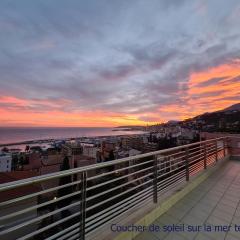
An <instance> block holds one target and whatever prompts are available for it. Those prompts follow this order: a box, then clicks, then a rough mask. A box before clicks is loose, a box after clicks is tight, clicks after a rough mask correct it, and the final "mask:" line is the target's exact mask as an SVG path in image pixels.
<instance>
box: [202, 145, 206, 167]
mask: <svg viewBox="0 0 240 240" xmlns="http://www.w3.org/2000/svg"><path fill="white" fill-rule="evenodd" d="M203 161H204V169H207V144H206V143H204V159H203Z"/></svg>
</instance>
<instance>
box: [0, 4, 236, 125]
mask: <svg viewBox="0 0 240 240" xmlns="http://www.w3.org/2000/svg"><path fill="white" fill-rule="evenodd" d="M238 102H240V1H239V0H228V1H226V0H211V1H208V0H202V1H201V0H198V1H195V0H185V1H180V0H149V1H148V0H130V1H129V0H108V1H106V0H87V1H84V0H50V1H49V0H21V1H19V0H1V1H0V126H59V127H60V126H67V127H70V126H83V127H84V126H103V127H105V126H119V125H133V124H141V125H143V124H153V123H157V122H164V121H167V120H181V119H185V118H188V117H193V116H195V115H197V114H201V113H204V112H210V111H215V110H219V109H222V108H225V107H227V106H229V105H232V104H235V103H238Z"/></svg>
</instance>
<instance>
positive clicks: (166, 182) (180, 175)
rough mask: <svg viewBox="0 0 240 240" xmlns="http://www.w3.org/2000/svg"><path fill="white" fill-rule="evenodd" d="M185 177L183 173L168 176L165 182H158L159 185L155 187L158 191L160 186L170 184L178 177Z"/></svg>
mask: <svg viewBox="0 0 240 240" xmlns="http://www.w3.org/2000/svg"><path fill="white" fill-rule="evenodd" d="M183 176H185V173H184V172H180V173H178V174H177V175H173V176H170V177H169V178H167V179H165V181H162V182H159V184H158V185H157V186H158V189H159V188H160V187H162V186H165V185H166V184H168V183H169V182H171V181H172V180H174V179H176V178H178V177H183Z"/></svg>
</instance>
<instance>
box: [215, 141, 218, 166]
mask: <svg viewBox="0 0 240 240" xmlns="http://www.w3.org/2000/svg"><path fill="white" fill-rule="evenodd" d="M215 160H216V162H217V161H218V146H217V140H216V141H215Z"/></svg>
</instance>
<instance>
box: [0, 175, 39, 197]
mask: <svg viewBox="0 0 240 240" xmlns="http://www.w3.org/2000/svg"><path fill="white" fill-rule="evenodd" d="M37 175H38V174H37V172H34V171H15V172H1V173H0V184H2V183H7V182H13V181H17V180H21V179H25V178H31V177H35V176H37ZM40 190H41V187H40V185H36V184H31V185H28V186H23V187H18V188H15V189H11V190H7V191H3V192H1V198H0V202H4V201H7V200H10V199H14V198H18V197H21V196H24V195H28V194H31V193H34V192H38V191H40Z"/></svg>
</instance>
